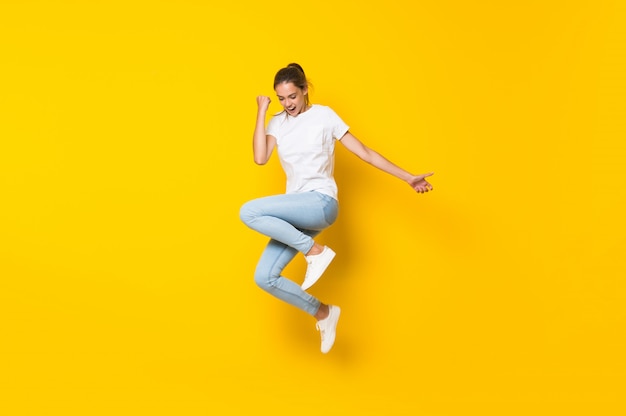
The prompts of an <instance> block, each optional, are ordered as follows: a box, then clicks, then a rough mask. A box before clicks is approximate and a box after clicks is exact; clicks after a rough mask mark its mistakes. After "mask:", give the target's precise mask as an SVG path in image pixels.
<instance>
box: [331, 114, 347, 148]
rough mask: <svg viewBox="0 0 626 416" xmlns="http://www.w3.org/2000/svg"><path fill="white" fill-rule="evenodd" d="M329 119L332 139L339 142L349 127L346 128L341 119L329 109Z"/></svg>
mask: <svg viewBox="0 0 626 416" xmlns="http://www.w3.org/2000/svg"><path fill="white" fill-rule="evenodd" d="M329 110H330V115H329V117H330V119H331V125H332V126H333V128H332V132H333V137H334V138H335V139H337V140H341V138H342V137H343V136H344V134H346V133H347V132H348V130H350V126H348V125H347V124H346V123H345V122H344V121H343V120H342V119H341V117H339V116H338V115H337V113H335V112H334V111H333V110H332V109H330V108H329Z"/></svg>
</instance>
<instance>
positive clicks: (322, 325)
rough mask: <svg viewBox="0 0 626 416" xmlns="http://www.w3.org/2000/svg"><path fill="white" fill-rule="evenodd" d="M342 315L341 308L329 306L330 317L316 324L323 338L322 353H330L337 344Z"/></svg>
mask: <svg viewBox="0 0 626 416" xmlns="http://www.w3.org/2000/svg"><path fill="white" fill-rule="evenodd" d="M340 314H341V308H340V307H339V306H333V305H328V316H327V317H326V318H324V319H322V320H320V321H317V324H315V327H316V328H317V330H318V331H320V335H321V336H322V352H323V353H324V354H326V353H327V352H328V351H330V349H331V348H332V347H333V344H334V343H335V334H336V328H337V321H339V315H340Z"/></svg>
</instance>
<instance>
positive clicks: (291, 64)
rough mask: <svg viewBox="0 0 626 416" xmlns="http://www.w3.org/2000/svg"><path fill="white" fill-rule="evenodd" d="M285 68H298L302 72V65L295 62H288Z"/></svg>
mask: <svg viewBox="0 0 626 416" xmlns="http://www.w3.org/2000/svg"><path fill="white" fill-rule="evenodd" d="M287 68H298V69H299V70H300V71H302V73H303V74H304V69H302V67H301V66H300V64H297V63H295V62H292V63H290V64H289V65H287Z"/></svg>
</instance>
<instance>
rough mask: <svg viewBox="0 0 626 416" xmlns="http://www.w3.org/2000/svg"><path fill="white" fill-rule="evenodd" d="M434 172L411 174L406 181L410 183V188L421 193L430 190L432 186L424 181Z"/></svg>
mask: <svg viewBox="0 0 626 416" xmlns="http://www.w3.org/2000/svg"><path fill="white" fill-rule="evenodd" d="M433 174H434V172H430V173H425V174H423V175H417V176H413V177H412V178H411V179H409V180H408V181H407V182H408V183H409V185H411V188H413V189H414V190H415V192H419V193H420V194H423V193H424V192H428V191H432V190H433V186H432V185H431V184H430V183H428V181H426V178H427V177H429V176H432V175H433Z"/></svg>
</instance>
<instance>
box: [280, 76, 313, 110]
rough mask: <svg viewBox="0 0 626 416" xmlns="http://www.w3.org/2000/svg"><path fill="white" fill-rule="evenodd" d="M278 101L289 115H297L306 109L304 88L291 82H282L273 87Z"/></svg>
mask: <svg viewBox="0 0 626 416" xmlns="http://www.w3.org/2000/svg"><path fill="white" fill-rule="evenodd" d="M274 90H275V91H276V96H277V97H278V101H280V104H281V105H282V106H283V108H284V109H285V111H286V112H287V113H288V114H289V115H290V116H297V115H298V114H300V113H303V112H305V111H306V110H307V108H306V97H305V95H306V90H304V91H303V90H302V89H301V88H298V87H296V86H295V85H294V84H293V82H283V83H280V84H278V85H277V86H276V88H275V89H274Z"/></svg>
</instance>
